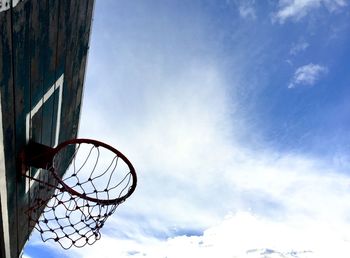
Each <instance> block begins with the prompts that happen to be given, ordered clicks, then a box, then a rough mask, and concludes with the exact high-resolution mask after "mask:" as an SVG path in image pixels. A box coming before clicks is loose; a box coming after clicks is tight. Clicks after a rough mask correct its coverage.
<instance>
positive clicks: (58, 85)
mask: <svg viewBox="0 0 350 258" xmlns="http://www.w3.org/2000/svg"><path fill="white" fill-rule="evenodd" d="M63 80H64V74H62V75H61V76H60V78H58V79H57V81H56V82H55V83H54V84H53V85H52V86H51V88H50V89H49V90H48V91H47V92H46V93H45V94H44V96H43V97H42V98H41V99H40V100H39V101H38V103H37V104H36V105H35V106H34V107H33V108H32V110H31V111H30V112H29V113H28V114H27V115H26V142H27V143H28V141H29V139H30V127H31V120H32V118H33V117H34V116H35V114H36V113H38V111H39V110H40V108H41V107H42V106H43V105H44V104H45V102H46V101H47V100H48V99H49V98H50V97H51V96H52V94H54V92H55V91H56V90H57V89H58V90H59V91H58V109H57V114H56V115H57V118H56V130H55V132H56V134H55V144H54V146H57V144H58V141H59V137H60V128H61V110H62V108H61V106H62V94H63ZM41 171H42V170H41V169H38V170H37V171H36V173H35V175H34V178H38V177H39V175H40V173H41ZM26 173H29V171H26ZM33 184H34V180H29V183H28V182H27V181H26V187H25V192H26V194H27V193H28V192H29V190H30V189H31V188H32V186H33Z"/></svg>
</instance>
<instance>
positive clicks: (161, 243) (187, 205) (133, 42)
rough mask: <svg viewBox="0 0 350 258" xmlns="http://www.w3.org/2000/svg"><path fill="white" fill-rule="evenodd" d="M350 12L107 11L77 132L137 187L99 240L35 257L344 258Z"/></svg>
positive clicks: (203, 5) (116, 7)
mask: <svg viewBox="0 0 350 258" xmlns="http://www.w3.org/2000/svg"><path fill="white" fill-rule="evenodd" d="M349 5H350V3H349V1H347V0H280V1H278V0H276V1H272V0H266V1H254V0H245V1H243V0H242V1H239V0H226V1H224V0H222V1H214V0H202V1H199V0H198V1H197V0H191V1H175V0H168V1H160V0H159V1H156V0H155V1H141V0H140V1H136V0H135V1H97V2H96V6H95V13H94V22H93V31H92V35H91V48H90V52H89V62H88V68H87V72H86V83H85V94H84V103H83V109H82V117H81V123H80V132H79V136H80V137H89V138H96V139H99V140H102V141H105V142H107V143H110V144H112V145H114V146H115V147H117V148H118V149H119V150H121V151H122V152H123V153H125V154H126V155H127V156H128V157H129V159H130V160H131V161H132V162H133V164H134V166H135V167H136V170H137V172H138V175H139V185H138V187H137V189H136V192H135V193H134V195H133V196H131V197H130V199H129V200H128V201H127V202H126V203H124V204H123V205H121V206H120V207H119V208H118V211H117V212H116V213H115V215H114V216H113V217H111V218H109V219H108V221H107V223H106V225H105V227H104V228H103V230H102V239H101V240H99V241H98V242H96V243H95V244H94V245H93V246H89V247H86V248H83V249H71V250H69V251H63V250H60V247H59V246H55V245H54V244H52V245H51V244H46V243H45V244H42V243H41V242H40V240H39V238H38V236H37V234H36V233H34V234H33V236H32V238H31V240H30V241H29V244H28V246H27V248H26V252H25V254H26V256H27V257H48V256H47V255H46V254H47V252H51V253H55V254H57V255H59V256H60V257H63V255H65V257H86V258H88V257H152V258H157V257H168V258H170V257H221V258H224V257H237V258H243V257H253V258H260V257H282V254H284V255H285V257H295V256H296V257H303V258H304V257H318V258H322V257H327V258H328V257H337V258H342V257H349V255H350V246H349V241H350V233H349V232H350V224H349V220H350V217H349V215H348V214H350V213H349V212H350V203H349V201H348V200H350V176H349V173H348V171H349V168H350V157H349V152H348V149H349V146H350V137H349V136H350V135H349V131H350V130H349V128H350V119H349V117H350V116H349V113H350V104H349V101H348V96H349V93H350V88H349V86H350V73H349V67H350V63H349V58H348V56H349V54H350V48H349V47H348V46H349V45H350V36H349V35H350V33H349V32H350V27H349V26H350V23H349V22H348V21H349V19H350V9H349ZM38 253H40V254H41V256H40V255H39V254H38ZM264 255H265V256H264ZM266 255H268V256H266ZM293 255H294V256H293Z"/></svg>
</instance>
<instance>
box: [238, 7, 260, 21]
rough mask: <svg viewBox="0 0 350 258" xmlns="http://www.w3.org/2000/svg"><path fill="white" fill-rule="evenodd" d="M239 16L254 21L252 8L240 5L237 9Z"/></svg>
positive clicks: (254, 15) (254, 16)
mask: <svg viewBox="0 0 350 258" xmlns="http://www.w3.org/2000/svg"><path fill="white" fill-rule="evenodd" d="M239 15H240V16H241V17H242V18H246V19H252V20H255V19H256V14H255V9H254V8H253V7H252V6H244V5H241V6H240V7H239Z"/></svg>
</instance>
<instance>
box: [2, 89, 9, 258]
mask: <svg viewBox="0 0 350 258" xmlns="http://www.w3.org/2000/svg"><path fill="white" fill-rule="evenodd" d="M0 198H1V213H2V214H1V217H2V232H3V233H4V248H5V257H6V258H9V257H11V248H10V228H9V217H8V207H7V185H6V167H5V152H4V135H3V130H2V109H1V92H0Z"/></svg>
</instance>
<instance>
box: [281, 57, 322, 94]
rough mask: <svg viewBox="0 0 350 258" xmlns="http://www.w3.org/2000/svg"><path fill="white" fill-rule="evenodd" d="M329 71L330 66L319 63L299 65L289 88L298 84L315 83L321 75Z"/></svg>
mask: <svg viewBox="0 0 350 258" xmlns="http://www.w3.org/2000/svg"><path fill="white" fill-rule="evenodd" d="M327 72H328V68H327V67H325V66H322V65H318V64H312V63H310V64H308V65H304V66H301V67H299V68H298V69H297V70H296V71H295V73H294V76H293V79H292V81H291V82H290V84H289V85H288V88H294V87H296V86H297V85H310V86H312V85H314V84H315V83H316V82H317V81H318V80H319V79H320V77H321V76H323V75H324V74H326V73H327Z"/></svg>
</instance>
